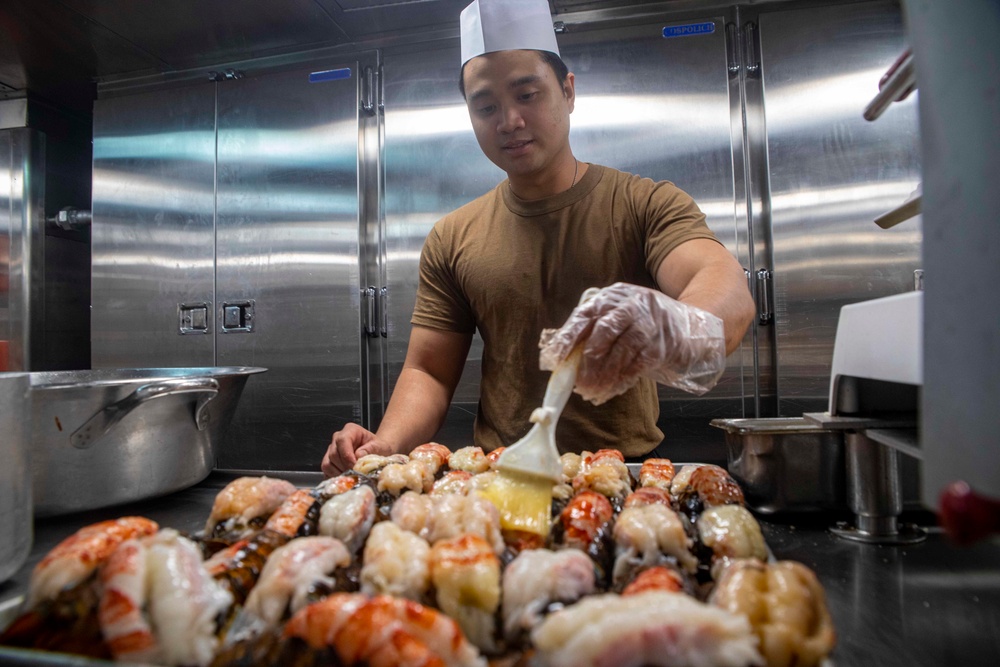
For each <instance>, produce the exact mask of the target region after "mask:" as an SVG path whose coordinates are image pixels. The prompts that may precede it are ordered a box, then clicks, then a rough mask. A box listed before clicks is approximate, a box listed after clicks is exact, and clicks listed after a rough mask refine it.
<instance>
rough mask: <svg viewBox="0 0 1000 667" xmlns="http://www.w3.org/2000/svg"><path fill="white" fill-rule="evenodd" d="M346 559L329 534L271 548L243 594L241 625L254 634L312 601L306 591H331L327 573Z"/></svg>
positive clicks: (343, 564) (343, 549)
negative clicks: (244, 600) (256, 576)
mask: <svg viewBox="0 0 1000 667" xmlns="http://www.w3.org/2000/svg"><path fill="white" fill-rule="evenodd" d="M369 491H370V490H369ZM350 563H351V554H350V553H348V551H347V548H346V547H345V546H344V544H343V543H342V542H341V541H340V540H337V539H334V538H332V537H324V536H314V537H301V538H299V539H297V540H292V541H291V542H289V543H288V544H286V545H284V546H282V547H279V548H278V549H275V551H274V553H273V554H271V557H270V558H268V559H267V563H266V564H265V565H264V569H263V570H262V571H261V573H260V579H259V580H258V582H257V585H256V586H254V588H253V590H252V591H250V595H249V596H247V601H246V605H245V606H244V607H243V612H242V614H243V617H244V620H243V621H242V623H241V625H242V626H243V628H241V629H245V630H247V631H249V632H251V633H252V634H256V633H257V632H260V631H263V630H265V629H270V628H274V627H276V626H277V624H278V622H279V621H280V620H281V619H282V618H284V617H285V616H286V612H292V613H294V612H296V611H298V610H299V609H301V608H302V607H304V606H306V605H307V604H308V603H310V602H312V601H313V600H310V595H312V594H313V593H314V592H315V591H316V590H317V589H319V590H321V591H322V590H325V592H326V593H327V594H328V593H330V592H332V590H333V588H334V580H333V578H332V577H331V575H332V574H333V572H334V571H335V570H336V569H338V568H344V567H347V566H348V565H349V564H350ZM234 626H235V623H234ZM232 632H234V633H236V632H237V628H236V627H234V629H233V631H232Z"/></svg>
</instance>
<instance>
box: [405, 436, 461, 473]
mask: <svg viewBox="0 0 1000 667" xmlns="http://www.w3.org/2000/svg"><path fill="white" fill-rule="evenodd" d="M450 457H451V450H450V449H448V448H447V447H445V446H444V445H439V444H438V443H436V442H428V443H427V444H425V445H417V446H416V447H414V448H413V451H412V452H410V460H411V461H423V462H424V463H427V464H428V465H429V466H430V468H431V470H432V472H431V474H432V475H437V474H438V472H439V471H441V469H442V468H444V467H445V466H447V465H448V459H449V458H450Z"/></svg>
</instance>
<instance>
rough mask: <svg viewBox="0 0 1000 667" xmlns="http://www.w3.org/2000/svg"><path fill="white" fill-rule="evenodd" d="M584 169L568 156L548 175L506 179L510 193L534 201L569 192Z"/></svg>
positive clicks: (529, 175) (517, 176) (508, 176)
mask: <svg viewBox="0 0 1000 667" xmlns="http://www.w3.org/2000/svg"><path fill="white" fill-rule="evenodd" d="M585 169H586V167H585V165H582V164H581V163H580V162H579V161H578V160H577V159H576V158H575V157H573V156H572V155H570V156H569V158H568V160H566V161H562V162H561V163H560V165H559V167H558V168H557V169H553V170H550V172H549V174H539V173H534V174H525V175H523V176H522V175H511V174H508V175H507V178H508V181H509V183H510V189H511V192H513V193H514V194H515V195H516V196H517V197H518V198H519V199H523V200H525V201H535V200H538V199H545V198H546V197H552V196H553V195H557V194H559V193H560V192H565V191H566V190H569V189H570V188H571V187H573V186H574V185H576V184H577V183H578V182H579V180H580V176H581V175H582V172H583V171H584V170H585Z"/></svg>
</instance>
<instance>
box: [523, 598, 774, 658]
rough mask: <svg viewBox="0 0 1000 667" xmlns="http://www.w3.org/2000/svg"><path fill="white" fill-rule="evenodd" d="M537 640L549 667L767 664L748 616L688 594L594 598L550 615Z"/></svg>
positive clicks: (535, 636) (538, 655) (537, 631)
mask: <svg viewBox="0 0 1000 667" xmlns="http://www.w3.org/2000/svg"><path fill="white" fill-rule="evenodd" d="M719 612H722V613H719ZM531 637H532V641H533V643H534V645H535V647H536V649H537V653H536V654H535V659H536V662H537V664H538V665H541V666H542V667H589V666H594V667H597V666H598V665H615V666H616V667H643V666H648V665H653V666H656V665H664V666H668V665H669V666H670V667H678V666H691V667H701V666H703V665H712V666H713V667H746V666H747V665H760V664H762V662H763V661H762V658H761V655H760V653H759V652H758V651H757V638H756V637H755V636H754V634H753V631H752V630H751V628H750V623H749V622H748V621H747V619H746V617H745V616H742V615H740V614H734V613H729V612H726V611H723V610H722V609H719V608H718V607H712V606H709V605H706V604H703V603H701V602H698V601H697V600H695V599H694V598H692V597H690V596H687V595H684V594H681V593H669V592H662V591H651V592H646V593H640V594H638V595H630V596H628V597H622V596H619V595H615V594H613V593H608V594H604V595H596V596H591V597H587V598H584V599H583V600H581V601H580V602H577V603H576V604H574V605H570V606H569V607H566V608H565V609H562V610H560V611H557V612H555V613H553V614H550V615H549V616H548V617H547V618H546V619H545V620H544V621H542V623H541V625H539V626H538V628H536V629H535V631H534V632H532V633H531Z"/></svg>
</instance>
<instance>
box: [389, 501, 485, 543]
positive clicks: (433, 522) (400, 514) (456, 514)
mask: <svg viewBox="0 0 1000 667" xmlns="http://www.w3.org/2000/svg"><path fill="white" fill-rule="evenodd" d="M390 516H391V518H392V522H393V523H395V524H396V525H398V526H399V527H400V528H402V529H404V530H408V531H410V532H411V533H416V534H417V535H419V536H420V537H422V538H424V539H425V540H427V541H428V542H429V543H431V544H434V543H435V542H438V541H440V540H443V539H448V538H451V537H457V536H458V535H463V534H466V533H475V534H476V535H479V536H481V537H483V538H484V539H485V540H486V541H487V542H488V543H489V544H490V546H491V547H492V548H493V551H494V552H495V553H497V554H499V553H501V552H503V550H504V541H503V536H502V535H501V533H500V511H499V510H498V509H497V508H496V505H494V504H493V503H491V502H490V501H488V500H486V499H485V498H482V497H480V496H479V495H475V494H474V495H469V496H460V495H455V494H446V495H439V496H430V495H427V496H425V495H419V494H416V493H413V492H412V491H408V492H407V493H404V494H403V496H402V497H401V498H400V499H399V500H397V501H396V504H395V505H393V507H392V512H391V515H390Z"/></svg>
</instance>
